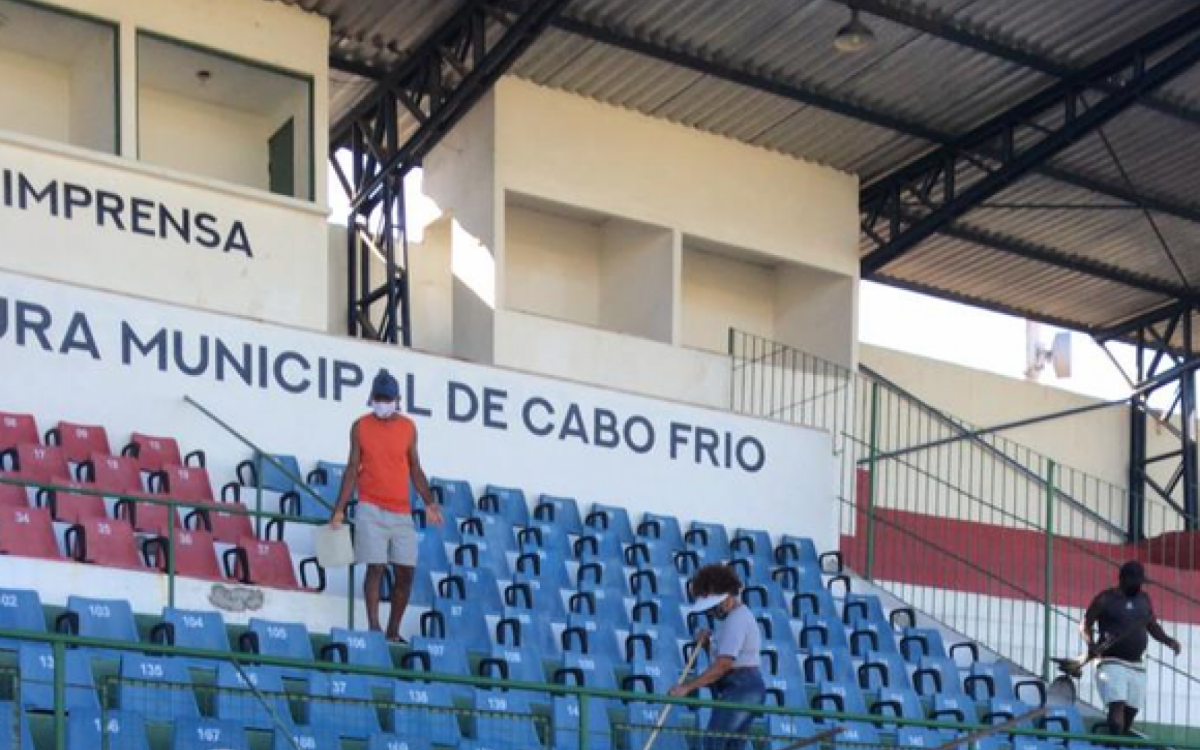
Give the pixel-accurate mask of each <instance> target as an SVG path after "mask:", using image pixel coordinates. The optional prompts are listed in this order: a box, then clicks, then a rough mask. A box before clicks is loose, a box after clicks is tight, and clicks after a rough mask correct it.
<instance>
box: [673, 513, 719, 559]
mask: <svg viewBox="0 0 1200 750" xmlns="http://www.w3.org/2000/svg"><path fill="white" fill-rule="evenodd" d="M683 541H684V542H685V543H686V544H687V546H689V547H692V548H695V549H700V550H704V551H705V552H706V553H708V555H709V557H710V561H715V560H712V559H711V558H717V559H722V560H723V559H727V558H728V557H729V534H728V532H727V531H726V530H725V527H724V526H722V525H721V524H719V523H705V522H703V521H692V523H691V525H690V526H688V531H687V533H686V534H684V537H683Z"/></svg>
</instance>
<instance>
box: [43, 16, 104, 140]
mask: <svg viewBox="0 0 1200 750" xmlns="http://www.w3.org/2000/svg"><path fill="white" fill-rule="evenodd" d="M114 41H115V40H114ZM114 53H115V50H114V49H113V47H112V44H110V43H105V42H103V41H100V40H96V41H93V42H92V43H91V44H89V45H88V46H87V47H86V48H85V49H83V50H80V51H79V59H78V60H77V61H76V62H75V64H74V65H72V66H71V143H73V144H75V145H76V146H82V147H84V148H91V149H95V150H97V151H103V152H105V153H109V154H112V153H116V151H117V147H118V145H117V132H116V127H117V119H116V114H117V113H116V106H117V104H116V94H117V71H116V70H114V63H113V60H114V58H115V54H114ZM33 135H37V134H36V133H33Z"/></svg>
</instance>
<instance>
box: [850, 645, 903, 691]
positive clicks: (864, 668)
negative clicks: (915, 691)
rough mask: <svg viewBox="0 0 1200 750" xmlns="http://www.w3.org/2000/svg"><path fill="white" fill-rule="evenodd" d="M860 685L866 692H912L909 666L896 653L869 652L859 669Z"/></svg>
mask: <svg viewBox="0 0 1200 750" xmlns="http://www.w3.org/2000/svg"><path fill="white" fill-rule="evenodd" d="M858 684H859V686H860V687H862V688H863V689H864V690H882V689H883V688H896V689H900V690H909V691H911V690H912V681H911V680H910V679H909V676H908V665H906V664H905V663H904V660H903V659H901V658H900V654H898V653H896V652H895V651H869V652H867V654H866V657H865V658H864V659H863V663H862V664H861V665H859V667H858Z"/></svg>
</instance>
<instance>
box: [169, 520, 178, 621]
mask: <svg viewBox="0 0 1200 750" xmlns="http://www.w3.org/2000/svg"><path fill="white" fill-rule="evenodd" d="M178 513H179V506H177V505H176V504H175V502H174V501H170V502H168V503H167V605H168V606H170V607H171V608H172V609H174V608H175V518H176V516H177V514H178Z"/></svg>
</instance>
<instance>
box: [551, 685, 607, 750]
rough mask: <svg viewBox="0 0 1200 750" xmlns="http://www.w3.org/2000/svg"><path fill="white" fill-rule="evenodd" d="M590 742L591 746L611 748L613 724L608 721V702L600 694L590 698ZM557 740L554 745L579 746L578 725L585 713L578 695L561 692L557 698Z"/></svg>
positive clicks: (555, 702)
mask: <svg viewBox="0 0 1200 750" xmlns="http://www.w3.org/2000/svg"><path fill="white" fill-rule="evenodd" d="M587 710H588V715H587V725H586V730H585V731H586V732H587V746H588V748H589V750H591V749H592V748H594V750H612V747H613V741H612V727H611V726H610V725H609V723H608V703H607V701H605V700H603V699H600V698H591V699H589V700H588V705H587ZM553 712H554V714H553V720H554V724H553V726H554V742H553V744H552V745H551V747H555V748H576V747H579V739H580V737H579V728H580V726H581V725H582V716H581V715H580V710H579V699H578V698H576V697H575V696H571V695H568V696H559V697H557V698H555V699H554V707H553Z"/></svg>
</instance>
